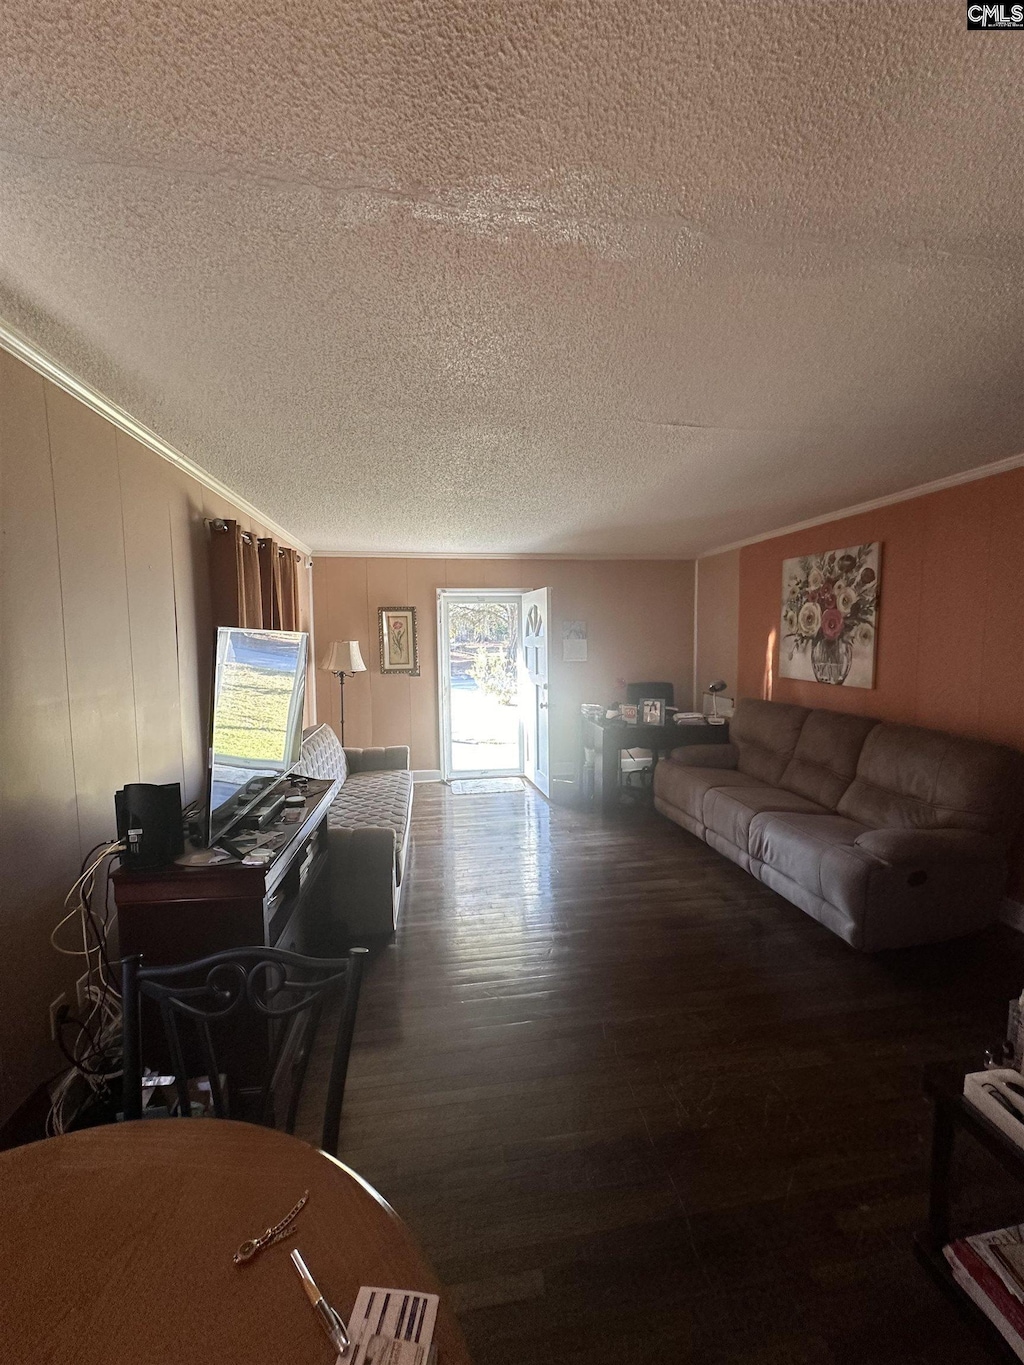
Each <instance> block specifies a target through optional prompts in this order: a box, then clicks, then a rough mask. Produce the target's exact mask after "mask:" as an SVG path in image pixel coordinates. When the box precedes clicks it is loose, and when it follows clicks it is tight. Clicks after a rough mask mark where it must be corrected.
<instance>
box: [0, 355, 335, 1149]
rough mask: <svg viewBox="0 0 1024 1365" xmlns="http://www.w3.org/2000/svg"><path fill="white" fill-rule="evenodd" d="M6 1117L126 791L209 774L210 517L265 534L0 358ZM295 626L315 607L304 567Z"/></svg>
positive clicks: (49, 1065) (30, 1079)
mask: <svg viewBox="0 0 1024 1365" xmlns="http://www.w3.org/2000/svg"><path fill="white" fill-rule="evenodd" d="M0 468H2V479H3V484H2V488H3V561H2V572H3V579H2V589H0V592H2V599H0V602H2V617H0V628H2V639H3V652H2V660H0V707H2V717H3V720H2V727H0V765H2V796H0V799H2V806H0V821H2V827H0V840H2V845H0V847H2V854H0V856H2V883H0V1122H3V1120H4V1119H5V1118H6V1117H7V1116H8V1115H9V1114H10V1113H11V1112H12V1111H13V1110H14V1109H15V1108H16V1107H17V1106H18V1105H19V1104H20V1103H21V1102H22V1101H23V1100H24V1099H25V1098H26V1097H27V1096H28V1095H29V1094H30V1093H31V1092H32V1090H34V1089H35V1087H36V1086H37V1085H39V1084H40V1082H42V1081H43V1080H45V1079H46V1078H47V1077H49V1076H50V1075H52V1074H53V1073H55V1072H56V1071H58V1070H59V1069H60V1067H61V1059H60V1055H59V1053H58V1052H57V1050H56V1048H55V1047H54V1045H53V1044H52V1043H51V1041H50V1038H49V1020H48V1013H49V1005H50V1002H51V1001H52V1000H54V999H55V998H56V997H57V996H58V995H59V994H60V993H61V991H63V990H67V991H68V992H69V1000H71V1001H73V1000H74V982H75V980H76V979H77V977H78V976H79V975H81V971H82V967H81V966H80V965H79V963H78V962H77V960H74V959H70V958H61V957H58V956H57V954H56V953H54V951H53V950H52V948H51V947H50V944H49V934H50V930H51V928H52V927H53V925H54V924H56V922H57V921H58V919H59V918H60V915H61V910H60V907H61V902H62V900H63V897H64V894H65V892H66V890H67V888H68V887H69V886H70V885H71V883H72V882H73V881H74V879H75V877H76V876H77V875H78V869H79V864H80V862H81V859H82V857H83V856H84V854H85V853H86V852H87V851H88V850H89V849H90V848H91V847H92V846H93V845H94V844H97V843H99V842H100V841H101V840H107V839H110V838H113V837H114V834H115V825H114V804H113V802H114V792H115V791H116V790H117V789H118V788H119V787H122V786H123V785H124V784H125V783H126V782H134V781H142V782H180V783H181V784H182V789H183V793H184V797H185V800H191V799H193V798H194V797H197V796H200V795H201V794H202V791H203V785H204V782H205V772H206V758H205V750H206V744H207V724H208V715H207V712H208V705H209V689H210V658H211V640H212V627H211V618H210V609H209V587H208V575H207V549H206V545H207V534H208V533H207V527H206V520H207V518H210V517H218V516H224V517H234V518H236V519H237V520H239V521H240V522H241V523H242V524H243V525H244V526H245V527H246V528H247V529H249V530H252V531H254V532H255V533H256V534H258V535H266V534H269V532H268V531H267V530H266V528H265V527H263V526H262V525H260V524H259V523H256V522H253V521H252V520H251V518H249V517H247V515H246V514H245V513H244V512H242V511H240V509H238V508H237V507H235V506H233V505H232V504H231V503H230V502H228V501H227V500H226V499H224V498H221V497H219V496H217V495H216V494H214V493H211V492H210V491H209V490H208V489H207V488H205V487H204V486H203V485H201V484H200V483H199V482H198V481H197V480H195V479H193V478H191V477H190V476H189V475H188V474H187V473H185V472H184V471H182V470H180V469H178V468H176V467H175V466H173V465H171V464H169V463H168V462H167V461H166V460H163V459H161V458H160V457H159V456H158V455H156V454H154V453H153V452H152V451H151V450H149V449H148V448H147V447H145V446H143V445H141V444H139V442H137V441H135V440H133V439H132V438H131V437H130V436H127V435H125V434H124V433H123V432H121V431H120V430H119V429H117V428H116V427H114V426H113V425H112V424H111V423H109V422H107V421H106V420H105V419H104V418H102V417H101V416H99V415H98V414H97V413H95V412H93V411H92V410H91V409H90V408H88V407H86V406H85V405H84V404H82V403H80V402H79V401H78V400H77V399H75V398H73V397H71V396H70V395H69V394H67V393H65V392H64V391H63V390H62V389H60V388H58V387H56V386H55V385H54V384H51V383H50V382H49V381H47V380H44V379H43V378H42V377H41V376H40V375H38V374H36V373H35V371H33V370H31V369H29V368H28V367H27V366H25V365H24V364H22V363H21V362H20V361H18V360H15V359H14V358H13V357H12V356H10V355H9V354H7V353H6V352H4V351H0ZM300 585H301V590H302V601H303V612H304V628H305V627H306V623H308V621H309V617H310V610H311V600H310V582H309V575H308V573H303V574H302V575H300Z"/></svg>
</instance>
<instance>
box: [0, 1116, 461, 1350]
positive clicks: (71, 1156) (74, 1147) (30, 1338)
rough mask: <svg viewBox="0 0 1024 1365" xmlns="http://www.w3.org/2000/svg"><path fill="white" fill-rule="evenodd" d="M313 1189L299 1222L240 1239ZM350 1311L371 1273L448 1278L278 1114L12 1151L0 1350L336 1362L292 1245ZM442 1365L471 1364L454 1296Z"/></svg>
mask: <svg viewBox="0 0 1024 1365" xmlns="http://www.w3.org/2000/svg"><path fill="white" fill-rule="evenodd" d="M307 1189H308V1190H309V1202H308V1203H307V1204H306V1206H305V1208H304V1209H303V1210H302V1212H301V1213H300V1214H299V1216H298V1218H297V1219H296V1221H295V1224H294V1227H295V1235H294V1236H293V1237H291V1238H289V1239H287V1240H286V1241H283V1242H280V1243H278V1244H277V1245H276V1246H272V1247H267V1248H266V1249H265V1250H264V1251H262V1252H260V1254H259V1255H258V1256H257V1257H256V1258H255V1260H253V1261H251V1262H250V1263H249V1264H248V1265H244V1266H242V1267H237V1266H235V1265H234V1264H233V1261H232V1257H233V1255H234V1253H235V1250H236V1249H237V1247H238V1246H239V1244H240V1243H241V1242H243V1241H244V1240H245V1239H246V1238H248V1237H255V1236H258V1235H259V1234H260V1233H261V1232H262V1231H263V1230H264V1229H266V1228H267V1227H269V1226H271V1225H272V1224H274V1223H276V1222H278V1220H280V1219H281V1218H283V1217H284V1215H285V1214H286V1213H287V1212H288V1210H289V1209H290V1208H291V1207H292V1206H293V1205H294V1204H295V1202H296V1201H297V1200H298V1199H299V1197H300V1196H301V1194H302V1192H303V1190H307ZM292 1247H298V1248H299V1250H300V1251H301V1252H302V1255H303V1256H304V1258H305V1260H306V1263H307V1265H308V1266H309V1268H310V1271H311V1272H312V1274H313V1276H314V1278H315V1279H316V1281H317V1283H318V1284H319V1286H320V1288H321V1290H322V1291H323V1293H324V1296H325V1297H326V1298H327V1300H328V1302H330V1303H331V1304H332V1305H333V1306H334V1307H335V1308H337V1310H338V1311H339V1312H340V1313H341V1314H342V1316H343V1317H345V1318H346V1319H347V1318H348V1315H349V1313H350V1312H351V1309H352V1305H353V1303H354V1301H355V1296H356V1292H357V1290H358V1289H359V1286H360V1285H361V1284H368V1285H381V1286H384V1287H387V1288H395V1289H421V1290H427V1291H430V1292H434V1293H437V1292H438V1290H439V1286H438V1284H437V1280H436V1279H435V1277H434V1275H433V1272H432V1271H431V1270H430V1269H429V1268H428V1266H427V1264H426V1262H425V1261H424V1259H423V1257H422V1256H421V1254H420V1252H419V1251H418V1250H417V1247H416V1245H415V1243H414V1242H413V1240H412V1237H411V1235H410V1233H409V1231H408V1229H407V1228H406V1227H405V1224H404V1223H402V1221H401V1220H400V1219H399V1218H398V1217H397V1215H396V1214H395V1213H394V1211H393V1210H392V1209H391V1208H390V1207H389V1205H388V1204H387V1203H385V1201H384V1200H383V1199H382V1198H381V1197H380V1195H379V1194H377V1193H376V1191H375V1190H373V1189H371V1187H370V1186H369V1185H367V1184H366V1182H365V1181H363V1180H361V1179H360V1177H359V1176H357V1175H356V1174H355V1173H354V1172H352V1171H350V1170H348V1168H347V1167H345V1166H343V1165H342V1164H341V1163H340V1162H339V1161H335V1160H334V1159H333V1158H332V1157H329V1156H326V1155H325V1154H324V1153H323V1152H320V1151H318V1150H317V1149H316V1148H315V1147H310V1146H309V1145H308V1144H307V1143H305V1142H300V1141H299V1140H298V1139H297V1138H293V1137H288V1136H287V1135H286V1134H284V1133H278V1132H275V1131H274V1130H273V1129H268V1128H257V1127H255V1126H253V1125H251V1124H244V1123H232V1122H229V1121H226V1120H219V1119H209V1120H204V1119H194V1120H184V1119H145V1120H142V1121H141V1122H138V1123H123V1124H116V1125H113V1126H110V1127H105V1128H92V1129H88V1130H86V1131H84V1132H80V1133H71V1134H69V1135H68V1136H66V1137H59V1138H50V1139H48V1140H47V1141H45V1142H34V1143H32V1144H31V1145H29V1146H27V1147H19V1148H15V1149H14V1150H13V1151H8V1152H0V1357H2V1359H3V1360H4V1361H12V1362H13V1361H17V1362H18V1365H43V1363H44V1362H45V1365H65V1362H66V1365H159V1363H161V1362H168V1365H170V1362H173V1363H174V1365H187V1363H189V1362H203V1365H207V1363H208V1365H234V1362H236V1361H237V1362H238V1365H262V1362H266V1365H293V1363H294V1365H334V1360H335V1353H334V1351H333V1349H332V1347H331V1344H330V1342H329V1341H328V1340H327V1337H326V1336H325V1335H324V1333H323V1331H322V1329H321V1327H320V1325H319V1323H318V1321H317V1318H316V1315H315V1313H314V1312H313V1310H312V1308H311V1307H310V1305H309V1302H308V1300H307V1299H306V1296H305V1294H304V1293H303V1291H302V1285H301V1283H300V1281H299V1277H298V1276H297V1275H296V1273H295V1268H294V1267H293V1266H292V1264H291V1261H290V1258H289V1251H290V1249H291V1248H292ZM434 1340H435V1342H436V1343H437V1347H438V1358H439V1365H469V1355H468V1354H467V1351H466V1346H465V1343H464V1341H463V1339H462V1334H461V1332H460V1331H459V1328H458V1325H457V1323H456V1321H455V1319H454V1317H453V1315H452V1313H451V1311H450V1310H449V1309H448V1308H447V1306H446V1304H445V1301H444V1299H443V1298H442V1300H441V1305H440V1308H439V1311H438V1318H437V1326H436V1329H435V1333H434Z"/></svg>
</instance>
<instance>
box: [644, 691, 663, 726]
mask: <svg viewBox="0 0 1024 1365" xmlns="http://www.w3.org/2000/svg"><path fill="white" fill-rule="evenodd" d="M638 705H639V707H640V721H641V723H642V724H643V725H664V724H665V698H664V697H641V698H640V701H639V703H638Z"/></svg>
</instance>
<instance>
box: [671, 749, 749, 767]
mask: <svg viewBox="0 0 1024 1365" xmlns="http://www.w3.org/2000/svg"><path fill="white" fill-rule="evenodd" d="M739 757H740V751H739V749H737V748H736V745H735V744H687V745H685V746H684V747H683V748H682V749H673V750H672V753H671V755H670V761H671V762H672V763H680V764H682V766H683V767H684V768H735V767H736V765H737V763H738V762H739Z"/></svg>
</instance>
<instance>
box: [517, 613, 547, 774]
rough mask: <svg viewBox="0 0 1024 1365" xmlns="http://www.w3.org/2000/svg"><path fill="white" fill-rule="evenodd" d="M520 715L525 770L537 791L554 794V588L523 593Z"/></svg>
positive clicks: (520, 616) (520, 617)
mask: <svg viewBox="0 0 1024 1365" xmlns="http://www.w3.org/2000/svg"><path fill="white" fill-rule="evenodd" d="M519 619H520V622H521V623H522V624H521V627H520V629H521V638H522V655H521V658H520V677H519V686H520V714H521V715H522V719H523V771H524V772H525V774H526V776H527V777H528V778H529V780H530V781H531V782H532V783H533V785H534V786H535V787H536V788H537V790H538V791H540V792H543V793H544V795H545V796H550V794H551V746H550V741H549V737H548V715H549V711H548V662H549V654H548V642H549V640H550V638H551V629H550V626H551V589H550V588H538V589H537V590H536V591H535V592H524V593H523V598H522V608H521V611H520V614H519Z"/></svg>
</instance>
